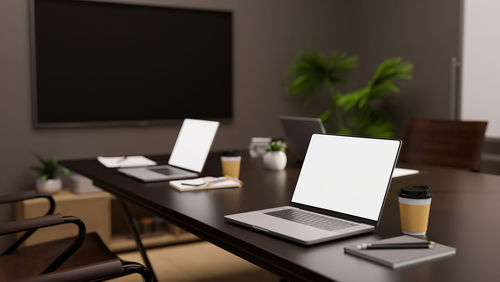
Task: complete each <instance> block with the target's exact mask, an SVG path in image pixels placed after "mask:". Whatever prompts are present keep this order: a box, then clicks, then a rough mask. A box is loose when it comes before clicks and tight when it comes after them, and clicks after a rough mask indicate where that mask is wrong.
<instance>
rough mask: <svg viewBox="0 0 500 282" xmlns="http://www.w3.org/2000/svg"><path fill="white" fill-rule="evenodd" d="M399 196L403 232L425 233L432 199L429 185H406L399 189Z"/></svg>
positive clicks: (410, 233) (412, 233)
mask: <svg viewBox="0 0 500 282" xmlns="http://www.w3.org/2000/svg"><path fill="white" fill-rule="evenodd" d="M398 196H399V215H400V217H401V230H402V231H403V233H404V234H408V235H425V233H426V232H427V222H428V221H429V210H430V208H431V199H432V196H431V193H430V192H429V187H427V186H425V185H417V186H408V187H404V188H402V189H401V191H399V193H398Z"/></svg>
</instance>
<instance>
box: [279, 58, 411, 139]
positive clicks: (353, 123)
mask: <svg viewBox="0 0 500 282" xmlns="http://www.w3.org/2000/svg"><path fill="white" fill-rule="evenodd" d="M357 65H358V57H357V56H347V55H346V54H344V53H342V54H341V53H339V52H336V51H333V52H331V53H330V54H329V56H325V55H322V54H318V53H315V52H312V51H310V52H305V53H301V54H300V55H299V57H298V58H297V60H296V61H295V62H294V63H293V64H292V66H291V67H290V68H289V71H288V75H289V77H290V78H291V82H290V83H289V85H288V87H287V88H286V91H287V92H288V93H289V94H290V95H293V96H296V95H304V96H305V101H306V103H307V102H309V100H310V99H311V98H312V96H313V95H314V94H315V93H317V92H319V90H320V89H321V88H322V87H324V86H325V85H326V86H327V88H328V92H329V93H330V95H331V99H332V103H331V104H330V106H329V107H328V108H327V109H326V110H325V111H324V112H323V113H321V115H320V116H319V118H320V119H321V121H323V123H325V122H326V121H327V120H328V119H330V118H332V116H335V120H336V125H337V131H338V133H340V134H349V135H360V136H372V137H391V136H393V135H394V125H393V123H392V119H391V116H390V115H389V114H387V113H386V112H385V109H383V108H380V109H375V108H372V107H373V104H374V103H372V101H374V100H383V101H384V102H388V101H390V100H389V99H390V94H391V93H397V92H399V87H398V86H397V85H396V80H400V79H406V80H409V79H411V73H412V70H413V64H412V63H411V62H409V61H403V60H402V59H401V58H391V59H387V60H385V61H383V62H382V63H381V64H380V65H379V66H378V67H377V69H376V70H375V73H374V75H373V77H372V79H371V80H370V81H369V82H368V84H367V85H366V86H364V87H362V88H359V89H356V90H353V91H350V92H347V93H342V92H340V91H337V90H336V86H337V85H340V84H343V83H345V82H346V80H345V79H344V76H345V74H346V72H347V71H350V70H353V69H355V68H356V67H357Z"/></svg>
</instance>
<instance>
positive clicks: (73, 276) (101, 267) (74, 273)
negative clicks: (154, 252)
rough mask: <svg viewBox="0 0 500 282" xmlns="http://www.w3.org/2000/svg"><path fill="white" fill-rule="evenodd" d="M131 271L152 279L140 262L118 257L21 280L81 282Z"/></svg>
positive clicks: (148, 279) (30, 281)
mask: <svg viewBox="0 0 500 282" xmlns="http://www.w3.org/2000/svg"><path fill="white" fill-rule="evenodd" d="M132 273H139V274H141V275H142V278H143V279H144V281H147V282H149V281H152V280H151V273H150V272H149V271H148V270H147V268H145V267H144V266H142V265H141V264H138V263H134V262H122V261H120V260H119V259H115V260H110V261H106V262H101V263H96V264H91V265H87V266H82V267H75V268H72V269H67V270H62V271H57V272H52V273H47V274H42V275H40V276H37V277H33V278H30V279H26V280H20V281H23V282H83V281H104V280H108V279H113V278H117V277H121V276H125V275H129V274H132Z"/></svg>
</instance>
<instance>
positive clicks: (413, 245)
mask: <svg viewBox="0 0 500 282" xmlns="http://www.w3.org/2000/svg"><path fill="white" fill-rule="evenodd" d="M434 244H435V243H434V242H433V241H422V242H408V243H378V244H377V243H373V244H367V243H363V244H361V245H358V246H357V249H358V250H375V249H378V250H382V249H430V248H434Z"/></svg>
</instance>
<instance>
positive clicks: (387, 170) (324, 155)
mask: <svg viewBox="0 0 500 282" xmlns="http://www.w3.org/2000/svg"><path fill="white" fill-rule="evenodd" d="M400 147H401V141H400V140H393V139H377V138H362V137H349V136H337V135H323V134H314V135H313V136H312V138H311V142H310V144H309V149H308V150H307V154H306V158H305V160H304V164H303V165H302V169H301V171H300V175H299V179H298V181H297V186H296V187H295V191H294V192H293V197H292V200H291V204H290V206H284V207H278V208H272V209H266V210H259V211H252V212H245V213H239V214H232V215H226V216H225V217H224V218H225V219H226V220H227V221H229V222H232V223H236V224H239V225H243V226H246V227H249V228H253V229H255V230H259V231H262V232H266V233H268V234H272V235H276V236H279V237H282V238H285V239H289V240H292V241H294V242H298V243H301V244H306V245H311V244H316V243H320V242H324V241H328V240H332V239H337V238H342V237H346V236H350V235H354V234H359V233H364V232H369V231H372V230H374V229H375V227H376V226H377V224H378V222H379V219H380V215H381V212H382V208H383V205H384V202H385V198H386V195H387V191H388V189H389V185H390V182H391V175H392V171H393V169H394V166H395V165H396V161H397V158H398V154H399V149H400Z"/></svg>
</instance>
